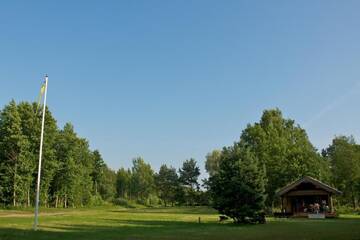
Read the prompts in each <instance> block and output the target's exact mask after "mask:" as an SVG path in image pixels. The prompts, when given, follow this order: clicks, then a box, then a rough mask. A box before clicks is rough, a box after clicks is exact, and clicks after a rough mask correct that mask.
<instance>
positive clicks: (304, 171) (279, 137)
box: [240, 109, 329, 207]
mask: <svg viewBox="0 0 360 240" xmlns="http://www.w3.org/2000/svg"><path fill="white" fill-rule="evenodd" d="M240 142H241V144H242V145H244V146H247V147H248V148H249V149H250V150H251V151H252V152H253V153H254V155H255V156H256V158H258V159H259V162H260V164H263V165H265V167H266V177H267V184H266V193H267V195H268V198H267V206H270V207H271V206H272V205H273V204H274V200H276V199H275V192H276V190H277V189H279V188H281V187H283V186H285V185H286V184H288V183H289V182H292V181H294V180H296V179H298V178H300V177H302V176H305V175H308V176H312V177H315V178H317V179H319V180H327V179H328V178H329V167H328V164H327V162H326V161H325V160H324V159H323V158H322V157H321V156H320V154H319V153H318V152H317V150H316V149H315V148H314V146H313V145H312V144H311V143H310V141H309V139H308V136H307V134H306V132H305V130H304V129H302V128H300V126H298V125H295V122H294V121H293V120H290V119H284V118H283V116H282V113H281V112H280V110H278V109H275V110H266V111H264V113H263V115H262V117H261V120H260V122H259V123H255V124H253V125H248V126H247V128H246V129H245V130H244V131H243V133H242V135H241V139H240Z"/></svg>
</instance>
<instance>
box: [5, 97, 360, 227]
mask: <svg viewBox="0 0 360 240" xmlns="http://www.w3.org/2000/svg"><path fill="white" fill-rule="evenodd" d="M40 111H41V110H39V109H38V106H37V104H35V103H28V102H20V103H18V104H17V103H16V102H15V101H11V102H10V103H9V104H7V105H5V106H4V108H3V109H2V110H1V111H0V204H1V205H2V206H31V205H33V203H34V195H35V192H34V190H35V185H36V174H37V164H38V154H39V142H40V124H41V112H40ZM46 111H47V112H46V120H45V138H44V152H43V156H44V161H43V166H42V176H41V193H40V202H41V205H42V206H47V207H80V206H89V205H100V204H103V203H104V202H113V203H115V204H127V203H128V202H137V203H139V204H145V205H157V204H163V205H165V206H169V205H170V206H173V205H212V206H214V207H215V208H216V209H219V211H225V210H224V209H226V212H224V214H227V215H229V216H233V218H234V219H237V221H242V220H243V219H245V218H247V217H248V216H247V215H249V214H250V212H252V214H253V216H254V217H255V215H256V214H258V213H259V212H261V211H264V210H266V209H272V208H273V207H275V206H278V205H279V199H278V197H277V196H276V190H277V189H279V188H281V187H283V186H285V185H287V184H288V183H290V182H292V181H294V180H296V179H298V178H300V177H302V176H305V175H308V176H312V177H315V178H317V179H319V180H321V181H324V182H326V183H329V184H330V185H332V186H334V187H336V188H338V189H339V190H340V191H342V192H343V195H342V196H341V197H340V198H339V199H338V200H339V204H342V205H349V206H352V207H354V208H356V207H358V199H359V197H360V145H358V144H357V143H356V142H355V140H354V138H352V137H345V136H339V137H335V138H334V140H333V141H332V144H331V145H330V146H329V147H328V148H326V149H323V150H322V151H321V152H320V151H318V150H317V149H316V148H315V147H314V146H313V145H312V143H311V142H310V140H309V138H308V136H307V134H306V131H305V130H304V129H302V128H301V127H300V126H299V125H298V124H296V123H295V121H294V120H291V119H286V118H284V117H283V116H282V113H281V111H280V110H279V109H272V110H266V111H264V112H263V115H262V117H261V119H260V121H259V122H257V123H254V124H249V125H248V126H247V127H246V128H245V129H244V130H243V132H242V133H241V135H240V139H239V140H238V141H236V142H234V144H233V145H232V146H228V147H224V148H223V149H221V150H214V151H213V152H211V153H209V154H208V155H207V156H206V162H205V169H206V171H207V172H208V173H209V178H208V179H203V180H199V176H200V168H199V166H198V164H197V162H196V161H195V160H194V159H188V160H185V161H184V162H183V164H182V166H181V167H180V168H179V169H176V168H174V167H172V166H167V165H165V164H164V165H162V166H161V167H160V169H159V171H158V172H156V171H154V169H153V168H152V167H151V165H150V164H149V163H146V162H145V161H144V159H142V158H141V157H138V158H135V159H133V161H132V167H131V168H129V169H125V168H120V169H119V170H118V171H114V170H112V169H110V168H109V167H108V166H107V165H106V164H105V162H104V160H103V158H102V156H101V154H100V152H99V151H98V150H94V151H93V150H91V149H90V147H89V142H88V141H87V140H86V139H85V138H82V137H80V136H78V135H77V133H76V132H75V130H74V127H73V126H72V124H70V123H66V124H65V126H64V127H63V128H59V127H58V125H57V122H56V120H55V118H54V117H53V116H52V114H51V112H50V111H49V109H46ZM234 209H235V210H234ZM251 209H253V211H252V210H251ZM239 213H241V214H240V215H239ZM245 213H246V214H245ZM250 215H251V214H250Z"/></svg>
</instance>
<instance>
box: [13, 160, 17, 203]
mask: <svg viewBox="0 0 360 240" xmlns="http://www.w3.org/2000/svg"><path fill="white" fill-rule="evenodd" d="M16 172H17V165H16V163H15V166H14V179H13V206H14V207H16Z"/></svg>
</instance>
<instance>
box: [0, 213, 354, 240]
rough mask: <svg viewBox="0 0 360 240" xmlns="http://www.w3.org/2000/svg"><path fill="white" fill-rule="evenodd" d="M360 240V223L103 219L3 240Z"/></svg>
mask: <svg viewBox="0 0 360 240" xmlns="http://www.w3.org/2000/svg"><path fill="white" fill-rule="evenodd" d="M339 238H341V239H343V240H344V239H358V240H360V219H352V220H350V219H341V220H331V221H321V220H317V221H306V220H300V221H297V220H289V221H279V222H278V221H272V222H270V223H269V224H265V225H235V224H232V223H227V224H219V223H216V222H209V223H200V224H199V223H196V222H184V221H162V220H148V221H147V220H121V219H113V218H105V219H101V224H100V223H99V224H96V223H92V224H71V223H61V224H55V223H52V224H48V225H47V224H44V225H41V226H40V230H39V231H37V232H34V231H33V230H31V229H15V228H0V240H13V239H24V240H27V239H30V240H31V239H40V240H42V239H49V240H53V239H54V240H55V239H59V240H60V239H61V240H66V239H76V240H77V239H89V240H92V239H127V240H136V239H193V240H195V239H211V240H212V239H214V240H215V239H226V240H230V239H339Z"/></svg>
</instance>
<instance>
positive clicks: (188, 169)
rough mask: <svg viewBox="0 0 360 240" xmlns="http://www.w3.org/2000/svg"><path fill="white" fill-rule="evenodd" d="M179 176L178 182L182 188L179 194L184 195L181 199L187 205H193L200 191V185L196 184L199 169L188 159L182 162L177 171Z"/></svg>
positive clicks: (193, 161) (191, 159)
mask: <svg viewBox="0 0 360 240" xmlns="http://www.w3.org/2000/svg"><path fill="white" fill-rule="evenodd" d="M179 175H180V176H179V181H180V183H181V184H182V187H183V189H182V190H181V192H180V194H181V193H183V194H184V195H183V199H184V200H185V202H186V204H187V205H195V204H196V195H197V192H198V191H199V190H200V185H199V183H198V178H199V176H200V168H199V167H198V166H197V165H196V161H195V159H193V158H190V159H189V160H186V161H185V162H183V165H182V167H181V168H180V169H179ZM179 197H180V196H179Z"/></svg>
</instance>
